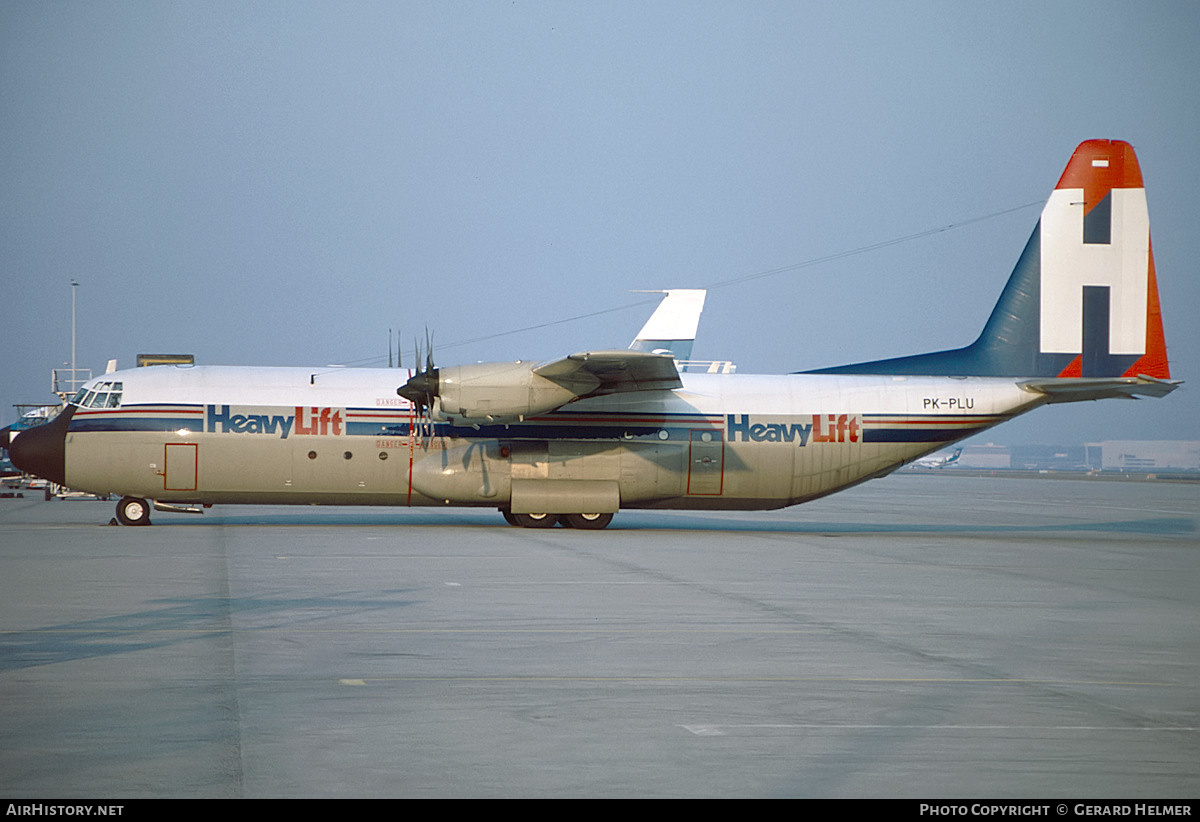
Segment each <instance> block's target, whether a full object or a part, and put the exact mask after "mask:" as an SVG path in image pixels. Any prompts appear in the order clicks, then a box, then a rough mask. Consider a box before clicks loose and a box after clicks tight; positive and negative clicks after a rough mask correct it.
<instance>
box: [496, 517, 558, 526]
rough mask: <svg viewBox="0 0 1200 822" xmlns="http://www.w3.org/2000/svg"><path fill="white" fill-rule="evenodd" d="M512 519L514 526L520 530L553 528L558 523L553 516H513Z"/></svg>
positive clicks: (556, 518)
mask: <svg viewBox="0 0 1200 822" xmlns="http://www.w3.org/2000/svg"><path fill="white" fill-rule="evenodd" d="M512 518H513V520H514V521H515V522H514V524H516V525H519V526H521V527H522V528H553V527H554V523H556V522H558V517H556V516H555V515H554V514H513V515H512ZM505 519H508V517H505Z"/></svg>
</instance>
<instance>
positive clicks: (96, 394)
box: [71, 382, 124, 408]
mask: <svg viewBox="0 0 1200 822" xmlns="http://www.w3.org/2000/svg"><path fill="white" fill-rule="evenodd" d="M123 388H124V385H123V384H122V383H119V382H102V383H98V384H97V385H94V386H92V388H91V389H90V390H88V389H82V388H81V389H80V390H79V393H78V394H76V395H75V396H74V397H72V398H71V402H72V403H73V404H75V405H78V406H79V407H80V408H119V407H120V405H121V391H122V389H123Z"/></svg>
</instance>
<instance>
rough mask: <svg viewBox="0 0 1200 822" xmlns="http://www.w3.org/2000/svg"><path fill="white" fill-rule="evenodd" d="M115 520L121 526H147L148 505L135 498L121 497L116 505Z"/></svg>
mask: <svg viewBox="0 0 1200 822" xmlns="http://www.w3.org/2000/svg"><path fill="white" fill-rule="evenodd" d="M117 519H119V520H120V521H121V524H122V525H149V524H150V503H148V502H146V501H145V500H144V499H138V498H137V497H122V498H121V501H120V502H118V503H117Z"/></svg>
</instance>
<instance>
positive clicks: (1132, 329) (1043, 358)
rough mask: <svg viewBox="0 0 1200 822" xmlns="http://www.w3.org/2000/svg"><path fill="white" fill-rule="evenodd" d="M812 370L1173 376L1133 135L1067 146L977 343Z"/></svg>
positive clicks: (1161, 377)
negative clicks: (1070, 151) (1067, 157)
mask: <svg viewBox="0 0 1200 822" xmlns="http://www.w3.org/2000/svg"><path fill="white" fill-rule="evenodd" d="M809 373H825V374H831V373H837V374H912V375H931V376H936V375H949V376H981V377H1134V376H1138V375H1146V376H1150V377H1155V378H1157V379H1169V378H1170V368H1169V366H1168V363H1167V349H1166V343H1165V341H1164V338H1163V326H1162V312H1161V310H1160V307H1159V301H1158V284H1157V282H1156V280H1155V272H1154V254H1153V251H1152V250H1151V245H1150V218H1149V212H1148V210H1147V207H1146V190H1145V187H1144V185H1143V183H1142V172H1141V169H1140V168H1139V166H1138V161H1137V156H1136V155H1135V154H1134V151H1133V147H1132V146H1131V145H1129V143H1126V142H1122V141H1119V140H1088V141H1086V142H1083V143H1080V145H1079V147H1078V148H1076V149H1075V153H1074V155H1073V156H1072V157H1071V161H1070V162H1069V163H1068V164H1067V167H1066V170H1065V171H1063V174H1062V177H1061V178H1060V179H1059V181H1058V185H1057V186H1055V188H1054V191H1053V192H1052V193H1051V195H1050V199H1049V200H1048V201H1047V202H1046V206H1045V208H1044V209H1043V210H1042V215H1041V219H1040V220H1039V221H1038V224H1037V226H1036V227H1035V228H1034V231H1033V235H1032V236H1031V237H1030V238H1029V242H1028V243H1027V244H1026V246H1025V251H1024V252H1023V253H1022V254H1021V257H1020V259H1019V260H1018V261H1017V265H1016V267H1015V268H1014V269H1013V273H1012V276H1011V277H1010V278H1009V280H1008V284H1007V285H1006V286H1005V287H1004V291H1003V293H1002V294H1001V295H1000V299H999V301H998V302H997V304H996V307H995V309H993V311H992V315H991V317H989V319H988V321H987V324H986V325H985V326H984V329H983V333H981V334H980V335H979V339H977V340H976V341H975V342H974V343H972V344H971V345H969V346H967V347H966V348H959V349H955V350H952V351H938V352H935V353H931V354H918V355H916V356H912V357H900V358H897V359H890V360H879V361H876V362H868V363H857V364H854V365H845V366H838V367H835V368H825V369H820V370H818V371H814V372H809Z"/></svg>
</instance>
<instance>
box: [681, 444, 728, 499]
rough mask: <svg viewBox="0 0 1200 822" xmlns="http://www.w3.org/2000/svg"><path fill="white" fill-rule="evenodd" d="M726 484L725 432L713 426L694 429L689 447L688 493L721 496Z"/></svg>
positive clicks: (690, 494)
mask: <svg viewBox="0 0 1200 822" xmlns="http://www.w3.org/2000/svg"><path fill="white" fill-rule="evenodd" d="M724 484H725V436H724V432H722V431H721V430H720V429H713V428H705V429H698V428H694V429H692V431H691V441H690V443H689V447H688V484H687V492H688V495H689V496H710V497H714V496H720V495H721V492H722V490H723V489H724Z"/></svg>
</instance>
